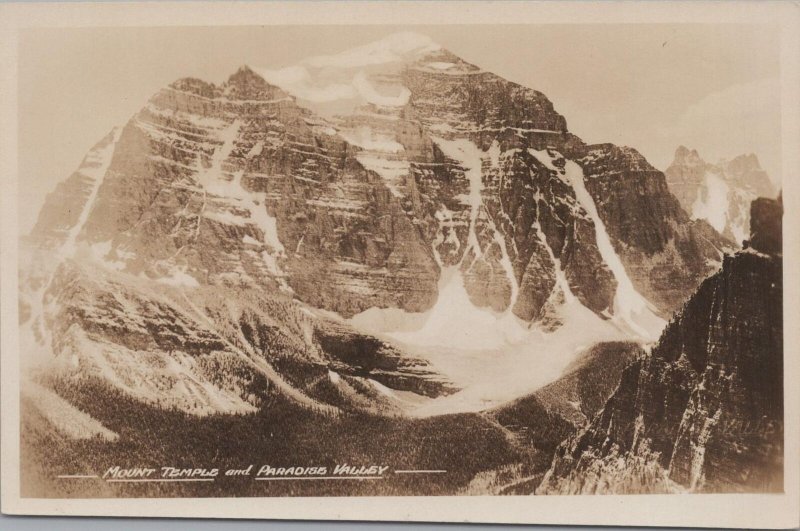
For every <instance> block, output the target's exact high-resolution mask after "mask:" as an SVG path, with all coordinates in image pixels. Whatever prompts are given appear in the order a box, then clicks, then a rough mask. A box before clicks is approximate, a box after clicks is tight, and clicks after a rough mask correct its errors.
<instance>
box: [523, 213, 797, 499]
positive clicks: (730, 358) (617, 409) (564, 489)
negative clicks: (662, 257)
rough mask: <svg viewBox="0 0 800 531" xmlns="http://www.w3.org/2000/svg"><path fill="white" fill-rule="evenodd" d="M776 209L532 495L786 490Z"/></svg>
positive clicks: (759, 216)
mask: <svg viewBox="0 0 800 531" xmlns="http://www.w3.org/2000/svg"><path fill="white" fill-rule="evenodd" d="M781 214H782V205H781V202H780V201H779V200H772V199H758V200H757V201H755V202H754V204H753V207H752V219H751V226H752V237H751V240H750V242H749V244H748V247H746V248H745V249H744V250H742V251H740V252H738V253H736V254H735V255H729V256H726V257H725V260H724V263H723V266H722V269H721V270H720V271H719V272H718V273H717V274H715V275H713V276H711V277H710V278H709V279H707V280H706V281H704V282H703V283H702V284H701V285H700V287H699V288H698V290H697V292H696V293H695V294H694V295H693V296H692V298H691V299H690V300H689V301H688V302H687V304H686V305H685V307H684V308H683V309H682V310H681V311H680V312H679V313H678V314H676V316H675V317H674V318H673V320H672V321H671V322H670V324H669V325H668V326H667V328H666V329H665V331H664V333H663V335H662V336H661V339H660V340H659V342H658V343H657V344H656V346H655V347H653V349H652V352H651V353H650V354H649V355H646V356H641V357H640V358H639V359H638V360H637V361H635V362H634V363H632V364H631V365H630V366H628V367H627V368H626V369H625V371H624V373H623V375H622V378H621V380H620V383H619V387H618V388H617V390H616V391H615V393H614V394H613V395H612V396H611V398H610V399H609V400H608V402H607V403H606V404H605V407H604V408H603V410H602V411H601V412H600V413H599V414H598V415H597V416H596V417H595V418H594V419H593V421H592V422H591V424H590V425H589V427H588V428H586V429H585V430H584V431H582V432H581V433H579V434H578V435H576V436H574V437H572V438H570V439H568V440H567V441H565V442H564V443H563V444H562V445H561V446H560V447H559V449H558V450H557V451H556V455H555V458H554V460H553V463H552V466H551V468H550V470H549V472H548V474H547V475H546V477H545V479H544V480H543V482H542V483H541V485H540V487H539V489H538V490H537V493H576V494H577V493H627V492H636V493H642V492H674V491H677V490H689V491H697V492H737V491H767V492H775V491H781V490H782V488H783V472H782V471H783V314H782V312H783V297H782V285H783V284H782V272H783V268H782V255H781V247H780V245H779V242H780V232H781V231H780V218H781Z"/></svg>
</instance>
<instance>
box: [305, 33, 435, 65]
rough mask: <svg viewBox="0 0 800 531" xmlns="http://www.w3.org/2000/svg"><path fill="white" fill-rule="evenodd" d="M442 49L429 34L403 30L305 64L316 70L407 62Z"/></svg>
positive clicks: (318, 57) (313, 59) (319, 57)
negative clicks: (412, 58)
mask: <svg viewBox="0 0 800 531" xmlns="http://www.w3.org/2000/svg"><path fill="white" fill-rule="evenodd" d="M440 48H441V46H439V45H438V44H436V43H435V42H434V41H433V40H432V39H431V38H430V37H428V36H426V35H422V34H419V33H414V32H410V31H403V32H399V33H394V34H392V35H389V36H388V37H384V38H383V39H380V40H377V41H374V42H371V43H369V44H365V45H364V46H358V47H356V48H351V49H349V50H346V51H344V52H341V53H338V54H335V55H322V56H317V57H312V58H310V59H307V60H306V61H305V62H306V63H307V64H309V65H311V66H314V67H317V68H326V67H330V68H358V67H362V66H369V65H376V64H384V63H392V62H396V61H403V60H408V59H409V58H411V57H414V56H419V55H422V54H425V53H430V52H434V51H436V50H439V49H440Z"/></svg>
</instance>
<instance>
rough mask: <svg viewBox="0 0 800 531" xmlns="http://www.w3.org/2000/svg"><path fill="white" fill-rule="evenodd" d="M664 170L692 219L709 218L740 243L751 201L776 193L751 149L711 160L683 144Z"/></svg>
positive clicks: (748, 220)
mask: <svg viewBox="0 0 800 531" xmlns="http://www.w3.org/2000/svg"><path fill="white" fill-rule="evenodd" d="M665 173H666V176H667V183H668V185H669V189H670V191H671V192H672V193H673V194H675V196H676V197H677V198H678V201H680V204H681V206H682V207H683V208H684V209H685V210H686V211H687V212H688V213H689V214H690V215H691V217H692V219H703V220H706V221H708V223H710V224H711V225H712V226H713V227H714V228H715V229H716V230H717V231H718V232H720V233H721V234H723V235H724V236H725V237H726V238H728V239H730V240H732V241H734V242H735V243H736V244H737V245H741V244H742V242H743V241H744V240H745V239H746V238H747V235H748V232H749V227H750V212H749V209H750V203H751V202H752V201H753V200H754V199H756V198H757V197H775V195H776V194H777V190H775V187H774V185H773V184H772V181H771V180H770V178H769V176H768V175H767V174H766V172H765V171H764V170H762V169H761V166H760V165H759V162H758V157H756V156H755V155H754V154H752V153H751V154H749V155H739V156H738V157H736V158H734V159H732V160H730V161H725V160H723V161H720V162H719V163H717V164H710V163H708V162H706V161H704V160H703V159H702V158H701V157H700V155H699V154H698V153H697V151H696V150H689V149H687V148H686V147H684V146H680V147H679V148H678V149H677V150H676V151H675V159H674V160H673V161H672V164H671V165H670V166H669V168H667V170H666V172H665Z"/></svg>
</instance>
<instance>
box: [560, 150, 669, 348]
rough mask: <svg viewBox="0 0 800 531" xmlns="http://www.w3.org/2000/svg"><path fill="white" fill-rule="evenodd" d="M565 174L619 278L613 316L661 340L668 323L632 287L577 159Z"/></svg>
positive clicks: (648, 337)
mask: <svg viewBox="0 0 800 531" xmlns="http://www.w3.org/2000/svg"><path fill="white" fill-rule="evenodd" d="M564 175H565V176H566V177H567V179H569V182H570V183H571V184H572V188H573V190H574V191H575V197H576V198H577V199H578V202H579V203H580V204H581V206H583V208H584V209H585V210H586V212H587V213H588V214H589V217H590V218H591V219H592V222H593V223H594V228H595V238H596V240H597V248H598V250H599V251H600V255H601V256H602V257H603V261H604V262H605V263H606V265H607V266H608V268H609V269H610V270H611V273H612V274H613V275H614V279H615V280H616V281H617V292H616V295H615V296H614V316H615V317H618V318H619V319H621V320H622V321H623V322H624V323H625V324H626V325H627V326H628V327H630V329H631V330H632V331H633V332H634V333H635V334H637V335H639V336H640V337H642V338H643V339H645V340H648V341H655V340H656V339H658V336H659V334H660V333H661V330H663V329H664V326H666V322H665V321H664V320H663V319H661V318H660V317H658V316H657V315H656V313H655V311H654V309H653V306H652V304H650V303H649V302H648V301H647V299H645V298H644V297H643V296H642V295H641V294H640V293H639V292H638V291H636V288H635V287H634V286H633V282H632V281H631V279H630V277H629V276H628V273H627V272H626V271H625V266H624V265H623V264H622V260H620V258H619V256H618V255H617V253H616V251H615V250H614V246H613V245H612V243H611V238H610V237H609V235H608V231H606V226H605V224H604V223H603V220H602V219H600V214H599V213H598V212H597V205H595V203H594V199H593V198H592V196H591V194H590V193H589V191H588V190H587V189H586V184H585V183H584V176H583V169H582V168H581V167H580V166H579V165H578V164H577V163H576V162H574V161H571V160H568V161H566V165H565V167H564Z"/></svg>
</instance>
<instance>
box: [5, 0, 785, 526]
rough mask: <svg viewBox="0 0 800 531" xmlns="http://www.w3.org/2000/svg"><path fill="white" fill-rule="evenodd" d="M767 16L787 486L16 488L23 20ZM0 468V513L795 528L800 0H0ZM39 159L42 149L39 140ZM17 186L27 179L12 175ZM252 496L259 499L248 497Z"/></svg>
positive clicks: (84, 23) (58, 23) (90, 23)
mask: <svg viewBox="0 0 800 531" xmlns="http://www.w3.org/2000/svg"><path fill="white" fill-rule="evenodd" d="M645 22H646V23H667V22H669V23H694V24H698V23H699V24H730V23H744V24H751V23H759V24H774V25H775V27H778V28H780V33H781V89H782V93H781V98H782V101H781V103H782V114H781V117H782V163H783V175H782V181H783V187H784V188H783V200H784V208H785V215H784V224H783V226H784V259H785V263H786V264H787V265H788V267H785V268H784V344H785V351H784V359H785V363H784V375H785V376H784V393H785V413H784V414H785V432H784V433H785V441H786V443H785V473H784V481H785V492H784V493H783V494H763V495H761V494H759V495H756V494H689V495H626V496H510V497H493V496H442V497H350V498H325V497H322V498H286V497H282V498H213V499H198V498H195V499H174V498H173V499H29V498H21V497H20V484H19V476H20V473H19V464H20V459H19V457H20V456H19V377H18V375H19V358H18V352H19V351H18V338H17V334H18V326H17V322H18V321H17V212H18V210H19V209H21V208H26V205H19V204H18V202H17V189H18V186H19V185H20V183H18V182H17V130H18V128H17V124H18V120H19V119H20V117H19V116H18V114H17V103H16V102H17V76H16V72H17V37H18V30H20V29H23V28H27V27H40V28H41V27H44V28H46V27H98V26H100V27H103V26H105V27H113V26H215V25H226V26H247V25H250V26H252V25H291V24H302V25H328V24H331V25H335V24H342V25H344V24H372V25H385V24H391V25H395V26H397V25H403V24H408V25H412V24H554V23H559V24H604V23H629V24H636V23H645ZM0 69H1V71H2V76H0V112H2V114H1V115H2V117H3V119H2V120H0V172H1V173H0V175H2V184H3V188H2V193H0V209H1V210H0V377H1V378H2V381H1V384H2V385H0V397H2V417H1V418H0V430H1V431H0V445H1V446H0V466H1V467H2V469H1V470H0V473H1V478H2V485H1V487H2V499H1V500H2V511H3V512H4V513H7V514H39V515H96V516H152V517H157V516H161V517H167V516H168V517H195V518H197V517H202V518H269V519H303V520H326V519H337V520H384V521H427V522H497V523H539V524H573V525H639V526H642V525H645V526H648V525H649V526H693V527H756V528H791V527H797V526H798V525H800V468H799V467H798V465H799V464H800V455H799V454H800V444H799V443H800V390H799V389H798V387H797V384H798V375H799V374H800V371H799V370H798V369H800V365H799V364H798V347H797V345H798V341H800V326H798V314H799V313H800V312H798V309H797V307H796V305H795V304H794V302H795V301H797V300H798V296H799V295H800V275H797V272H798V271H799V269H798V268H797V267H796V266H792V264H797V260H798V258H800V234H798V227H799V226H800V225H798V219H797V218H798V212H799V211H800V196H799V195H798V175H797V174H798V172H799V171H800V4H797V3H793V2H705V1H697V2H674V1H664V2H635V3H634V2H567V1H563V2H560V1H553V2H525V3H522V2H462V1H450V2H378V1H373V2H268V3H261V2H246V3H239V2H197V3H195V2H191V3H190V2H181V3H171V2H147V3H134V2H131V3H63V4H56V3H52V4H3V5H0ZM44 151H45V153H43V156H46V149H45V150H44ZM22 184H23V185H24V183H22ZM255 500H258V502H257V503H254V501H255Z"/></svg>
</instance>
